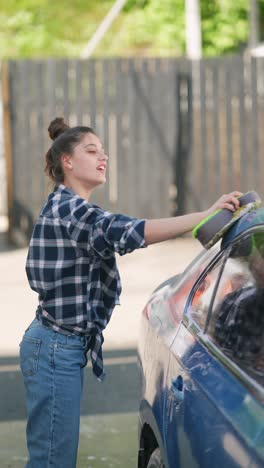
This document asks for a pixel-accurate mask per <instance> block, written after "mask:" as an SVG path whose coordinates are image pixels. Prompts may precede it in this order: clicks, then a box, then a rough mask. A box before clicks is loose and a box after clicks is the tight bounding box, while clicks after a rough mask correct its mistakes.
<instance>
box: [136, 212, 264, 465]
mask: <svg viewBox="0 0 264 468" xmlns="http://www.w3.org/2000/svg"><path fill="white" fill-rule="evenodd" d="M173 255H174V252H172V259H173V258H174V257H173ZM175 262H177V252H175ZM140 333H141V334H140V338H139V349H138V351H139V365H140V369H141V377H142V390H141V400H140V408H139V454H138V468H157V467H159V468H162V467H166V468H198V467H200V468H221V467H224V468H238V467H240V468H261V467H262V468H263V467H264V209H263V208H259V209H257V210H255V211H252V212H250V213H248V214H246V215H244V216H243V217H242V218H241V219H240V220H239V221H237V222H236V223H235V224H234V225H233V227H232V228H231V229H230V230H229V231H228V232H227V233H226V234H225V236H224V238H223V239H222V240H221V241H219V242H218V243H217V244H216V245H214V246H213V247H212V248H211V249H209V250H203V251H202V252H201V254H200V255H199V256H198V257H197V258H196V259H195V260H194V261H193V262H192V263H191V264H190V265H189V266H188V268H187V269H186V270H185V271H184V272H183V273H182V274H180V275H177V276H174V277H172V278H170V279H168V280H167V281H166V282H165V283H163V284H161V285H160V286H159V287H158V288H157V289H156V290H155V291H154V292H153V294H152V296H151V297H150V300H149V301H148V303H147V305H146V307H145V309H144V310H143V314H142V325H141V332H140Z"/></svg>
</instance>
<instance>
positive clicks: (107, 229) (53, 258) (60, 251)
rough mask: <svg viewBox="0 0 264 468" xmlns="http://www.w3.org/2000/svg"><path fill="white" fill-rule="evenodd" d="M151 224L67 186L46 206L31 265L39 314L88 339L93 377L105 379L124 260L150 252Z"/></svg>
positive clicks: (51, 325) (48, 323) (32, 246)
mask: <svg viewBox="0 0 264 468" xmlns="http://www.w3.org/2000/svg"><path fill="white" fill-rule="evenodd" d="M144 225H145V220H142V219H135V218H130V217H128V216H125V215H121V214H112V213H109V212H108V211H105V210H103V209H101V208H99V207H98V206H96V205H93V204H90V203H88V202H87V201H86V200H84V199H83V198H81V197H79V196H78V195H76V194H75V193H74V192H72V191H71V190H70V189H69V188H68V187H66V186H65V185H63V184H60V185H58V186H57V187H56V188H55V190H54V192H52V193H51V194H50V195H49V197H48V200H47V202H46V203H45V204H44V206H43V208H42V210H41V212H40V215H39V218H38V220H37V222H36V224H35V227H34V230H33V234H32V237H31V240H30V244H29V250H28V256H27V260H26V273H27V277H28V281H29V284H30V287H31V288H32V289H33V290H34V291H36V292H37V293H38V296H39V305H38V308H37V312H36V315H37V317H38V319H39V320H40V321H41V322H42V323H43V324H44V325H46V326H48V327H49V328H52V329H53V330H55V331H59V332H61V333H65V334H76V335H82V336H87V337H88V342H89V346H88V349H89V350H90V355H91V361H92V366H93V372H94V374H95V375H96V377H97V378H98V379H99V380H102V379H103V377H104V369H103V357H102V344H103V333H102V332H103V330H104V328H105V327H106V325H107V324H108V322H109V320H110V318H111V315H112V311H113V309H114V307H115V305H116V304H119V296H120V293H121V282H120V276H119V272H118V269H117V265H116V258H115V252H117V253H119V254H120V255H124V254H126V253H129V252H132V251H133V250H134V249H137V248H141V247H145V241H144Z"/></svg>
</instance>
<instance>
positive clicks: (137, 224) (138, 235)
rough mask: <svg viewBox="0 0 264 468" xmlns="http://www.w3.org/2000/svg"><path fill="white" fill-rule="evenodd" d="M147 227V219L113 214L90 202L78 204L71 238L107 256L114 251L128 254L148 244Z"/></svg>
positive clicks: (71, 227) (72, 213)
mask: <svg viewBox="0 0 264 468" xmlns="http://www.w3.org/2000/svg"><path fill="white" fill-rule="evenodd" d="M144 229H145V220H144V219H137V218H130V217H129V216H126V215H122V214H114V213H109V212H108V211H104V210H102V209H101V208H99V207H96V206H95V205H90V204H88V203H87V202H85V204H83V203H82V204H80V203H79V204H77V206H75V208H74V209H73V210H72V212H71V226H70V236H71V238H73V239H74V240H75V241H76V242H77V243H78V244H80V246H82V247H84V246H85V245H86V248H87V245H89V246H90V247H91V248H92V249H93V250H94V251H95V252H97V253H98V254H99V255H100V256H102V257H105V258H107V257H109V256H111V255H112V254H113V252H117V253H118V254H119V255H125V254H127V253H130V252H133V250H135V249H139V248H142V247H146V244H145V239H144Z"/></svg>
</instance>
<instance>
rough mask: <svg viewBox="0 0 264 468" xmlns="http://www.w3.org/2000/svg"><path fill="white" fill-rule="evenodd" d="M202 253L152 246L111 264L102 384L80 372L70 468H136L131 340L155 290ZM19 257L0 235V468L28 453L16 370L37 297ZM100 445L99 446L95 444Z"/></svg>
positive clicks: (14, 466) (15, 466) (184, 243)
mask: <svg viewBox="0 0 264 468" xmlns="http://www.w3.org/2000/svg"><path fill="white" fill-rule="evenodd" d="M200 250H201V248H200V246H199V244H198V242H197V241H194V240H192V239H191V238H190V237H188V238H182V239H177V240H174V241H170V242H166V243H162V244H157V245H153V246H150V247H148V248H147V249H142V250H140V251H137V252H134V253H132V254H129V255H127V256H125V257H120V258H118V264H119V269H120V274H121V278H122V283H123V293H122V296H121V303H122V305H121V306H120V307H117V308H116V309H115V311H114V314H113V317H112V319H111V322H110V324H109V326H108V329H107V331H106V332H105V345H104V350H105V352H104V355H105V364H106V372H107V378H106V380H105V382H104V383H103V384H98V382H97V381H96V380H95V379H94V378H93V376H92V375H91V369H90V368H87V370H86V385H85V391H84V399H83V404H82V417H81V434H80V446H79V454H78V464H77V468H104V467H107V468H120V467H121V468H123V467H124V466H125V467H126V468H135V467H136V465H137V418H138V414H137V411H138V399H139V392H140V382H139V372H138V369H137V364H136V362H137V356H136V347H137V337H138V329H139V323H140V315H141V310H142V309H143V307H144V305H145V303H146V301H147V299H148V297H149V295H150V294H151V292H152V291H153V289H155V288H156V287H157V286H158V284H159V283H161V282H162V281H164V280H165V279H167V278H168V277H170V276H173V275H175V274H177V273H179V272H180V271H182V270H183V268H184V267H185V266H186V265H187V264H188V262H189V261H190V260H191V259H192V258H193V257H194V256H195V255H196V253H198V252H199V251H200ZM26 254H27V250H26V249H17V250H14V249H12V248H10V247H8V245H7V243H6V236H5V234H4V233H1V232H0V290H1V312H2V313H1V321H2V323H1V328H0V466H1V468H22V467H24V466H25V462H26V457H27V451H26V442H25V404H24V397H23V383H22V379H21V375H20V372H19V368H18V357H17V355H18V347H19V341H20V339H21V336H22V334H23V330H24V329H25V328H26V327H27V326H28V324H29V323H30V321H31V320H32V319H33V317H34V311H35V309H36V305H37V295H36V294H35V293H34V292H33V291H31V290H30V288H29V286H28V284H27V280H26V276H25V271H24V264H25V258H26ZM102 441H103V443H102Z"/></svg>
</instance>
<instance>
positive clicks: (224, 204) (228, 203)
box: [205, 191, 243, 217]
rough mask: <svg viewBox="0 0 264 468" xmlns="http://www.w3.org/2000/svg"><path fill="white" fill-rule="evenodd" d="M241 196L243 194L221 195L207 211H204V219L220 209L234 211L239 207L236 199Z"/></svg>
mask: <svg viewBox="0 0 264 468" xmlns="http://www.w3.org/2000/svg"><path fill="white" fill-rule="evenodd" d="M241 195H243V194H242V193H241V192H237V191H235V192H231V193H228V194H225V195H222V196H221V197H220V198H219V199H218V200H217V201H216V202H215V203H214V204H213V205H212V206H211V207H210V208H209V209H208V210H207V211H205V217H206V216H209V215H210V214H212V213H214V212H215V211H216V210H220V209H222V208H227V209H228V210H230V211H236V210H237V209H238V208H239V206H240V204H239V200H238V198H237V197H240V196H241Z"/></svg>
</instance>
